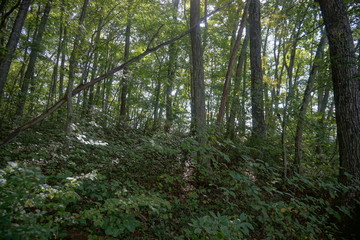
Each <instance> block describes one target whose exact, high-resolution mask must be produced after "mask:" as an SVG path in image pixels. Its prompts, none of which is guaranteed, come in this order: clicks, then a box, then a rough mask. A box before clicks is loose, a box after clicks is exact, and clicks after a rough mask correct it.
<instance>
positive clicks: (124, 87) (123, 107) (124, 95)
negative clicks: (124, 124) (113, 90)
mask: <svg viewBox="0 0 360 240" xmlns="http://www.w3.org/2000/svg"><path fill="white" fill-rule="evenodd" d="M129 11H130V10H129ZM130 34H131V20H130V16H129V19H128V22H127V25H126V30H125V49H124V62H126V61H127V60H128V59H129V54H130ZM127 73H128V68H124V70H123V77H122V80H121V86H122V88H121V103H120V120H121V121H124V120H125V119H126V108H127V106H126V102H127V94H128V81H127V77H128V76H126V75H127Z"/></svg>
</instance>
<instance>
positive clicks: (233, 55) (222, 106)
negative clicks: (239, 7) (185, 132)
mask: <svg viewBox="0 0 360 240" xmlns="http://www.w3.org/2000/svg"><path fill="white" fill-rule="evenodd" d="M249 1H250V0H247V1H246V3H245V7H244V12H243V16H242V19H241V22H240V27H239V30H238V33H237V36H236V40H235V43H234V46H233V49H232V50H231V53H230V59H229V63H228V67H227V71H226V76H225V82H224V87H223V94H222V97H221V102H220V108H219V113H218V116H217V120H216V124H217V125H220V124H221V122H222V121H223V118H224V115H225V107H226V104H227V98H228V95H229V88H230V83H231V76H232V73H233V67H234V64H235V60H236V56H237V54H238V51H239V48H240V41H241V37H242V35H243V30H244V27H245V23H246V19H247V14H248V7H249Z"/></svg>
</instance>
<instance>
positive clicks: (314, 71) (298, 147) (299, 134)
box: [294, 36, 326, 173]
mask: <svg viewBox="0 0 360 240" xmlns="http://www.w3.org/2000/svg"><path fill="white" fill-rule="evenodd" d="M325 43H326V38H325V36H322V37H321V39H320V43H319V46H318V48H317V51H316V54H315V58H314V62H313V65H312V68H311V71H310V75H309V78H308V82H307V84H306V88H305V93H304V97H303V100H302V103H301V107H300V111H299V118H298V121H297V126H296V134H295V160H294V164H295V171H296V172H297V173H300V172H301V162H302V152H303V148H302V143H303V128H304V123H305V115H306V111H307V109H308V106H309V103H310V100H311V93H312V91H313V87H314V83H315V81H316V79H317V76H318V72H319V64H320V63H319V62H320V61H321V59H323V57H324V47H325Z"/></svg>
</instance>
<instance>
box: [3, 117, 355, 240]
mask: <svg viewBox="0 0 360 240" xmlns="http://www.w3.org/2000/svg"><path fill="white" fill-rule="evenodd" d="M73 127H74V135H73V136H72V137H71V148H70V151H69V152H68V153H65V152H64V148H63V145H64V142H65V137H64V136H63V135H62V131H61V130H62V129H61V128H60V127H55V126H53V125H52V124H51V123H44V124H43V125H42V126H41V127H38V128H36V129H33V130H32V131H29V132H27V133H25V134H24V135H22V136H21V137H20V138H18V139H17V140H16V141H15V142H13V143H11V144H8V145H6V146H4V147H2V148H1V149H0V159H1V163H0V164H1V170H0V236H1V239H94V240H95V239H356V238H357V237H359V235H358V234H359V232H358V231H359V230H357V229H355V226H356V224H357V223H358V222H356V221H359V220H358V216H359V212H358V211H359V205H360V204H359V201H356V202H352V203H348V202H347V201H346V196H347V194H349V193H353V192H359V185H360V184H359V183H358V182H357V183H354V184H353V185H352V187H348V186H344V185H342V184H340V183H339V182H338V181H337V179H336V176H335V175H334V173H333V172H323V171H322V173H323V174H313V173H312V172H311V171H306V170H305V173H303V174H301V175H296V174H295V175H293V176H292V177H290V178H287V179H283V178H282V169H281V161H280V158H279V153H280V152H281V150H279V149H278V148H279V147H277V145H276V144H271V143H268V144H266V145H264V146H263V147H255V146H251V145H246V144H244V143H243V142H240V141H230V140H221V139H220V140H219V139H215V138H213V139H211V140H209V144H207V145H200V144H198V143H197V142H196V141H195V140H194V139H192V138H191V137H188V136H186V135H181V134H163V133H162V134H161V133H156V134H145V133H144V132H141V131H136V130H132V129H129V128H126V127H121V128H120V127H118V128H115V127H112V128H105V127H101V126H100V125H98V124H97V123H95V122H88V123H82V124H77V125H74V126H73ZM199 156H201V159H207V161H208V162H210V163H211V170H210V171H209V170H204V168H201V167H199V164H198V159H199ZM327 169H328V168H327ZM317 173H319V172H317ZM349 178H351V176H349ZM357 226H359V225H357ZM356 231H357V232H356Z"/></svg>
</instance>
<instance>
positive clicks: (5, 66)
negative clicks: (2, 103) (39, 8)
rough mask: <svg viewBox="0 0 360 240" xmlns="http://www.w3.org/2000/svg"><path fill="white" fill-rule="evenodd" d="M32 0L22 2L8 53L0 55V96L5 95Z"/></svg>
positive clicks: (8, 45) (8, 43)
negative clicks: (8, 76) (13, 59)
mask: <svg viewBox="0 0 360 240" xmlns="http://www.w3.org/2000/svg"><path fill="white" fill-rule="evenodd" d="M30 2H31V0H23V1H22V2H21V4H20V8H19V11H18V14H17V16H16V19H15V23H14V26H13V29H12V31H11V34H10V37H9V40H8V42H7V44H6V53H5V54H4V55H1V56H0V98H1V97H2V95H3V91H4V86H5V83H6V80H7V75H8V73H9V70H10V65H11V62H12V58H13V54H14V52H15V49H16V46H17V44H18V42H19V39H20V34H21V29H22V27H23V25H24V22H25V19H26V14H27V12H28V9H29V6H30Z"/></svg>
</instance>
